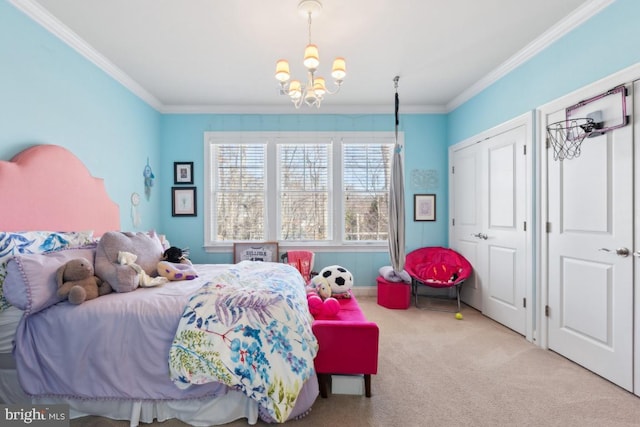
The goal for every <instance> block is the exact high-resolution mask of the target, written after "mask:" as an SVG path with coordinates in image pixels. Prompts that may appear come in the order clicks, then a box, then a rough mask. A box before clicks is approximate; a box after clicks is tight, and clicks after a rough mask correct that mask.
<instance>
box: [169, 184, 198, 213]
mask: <svg viewBox="0 0 640 427" xmlns="http://www.w3.org/2000/svg"><path fill="white" fill-rule="evenodd" d="M171 215H172V216H197V215H198V209H197V197H196V187H171Z"/></svg>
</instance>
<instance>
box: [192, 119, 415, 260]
mask: <svg viewBox="0 0 640 427" xmlns="http://www.w3.org/2000/svg"><path fill="white" fill-rule="evenodd" d="M319 140H325V141H326V140H329V141H332V142H333V144H332V146H333V149H332V152H331V159H330V161H329V169H330V176H329V194H330V200H329V205H330V207H329V216H330V218H329V226H330V227H331V231H330V234H331V236H332V239H331V240H329V241H325V242H322V241H297V240H296V241H288V240H286V241H279V247H280V248H281V249H284V250H286V249H287V248H291V249H295V248H296V247H304V248H306V249H310V250H314V251H331V252H353V251H354V250H357V251H358V252H380V251H383V250H385V251H386V250H388V242H387V241H386V240H384V241H347V240H342V238H343V231H344V227H345V224H344V220H345V215H344V206H343V202H342V196H343V195H342V173H343V170H342V168H343V162H342V144H343V143H344V142H348V143H359V144H368V143H377V144H379V143H394V142H395V132H375V131H372V132H349V131H344V132H259V131H256V132H215V131H209V132H205V133H204V173H205V175H204V187H205V188H204V192H203V194H204V209H203V213H204V216H203V221H204V249H205V251H206V252H210V253H221V252H228V251H229V249H230V248H231V247H232V246H233V242H229V241H223V242H220V241H210V240H209V236H210V235H211V227H212V225H213V224H212V223H211V222H210V221H209V218H212V215H215V212H211V192H212V188H211V172H212V165H211V164H210V163H209V160H210V158H211V144H212V143H229V144H241V143H255V142H256V141H269V142H272V141H273V142H279V143H304V142H305V141H308V142H309V143H312V141H313V142H314V143H317V142H318V141H319ZM398 143H399V144H400V145H401V146H404V133H403V132H398ZM277 155H278V154H277V143H269V144H268V145H267V160H266V162H267V170H266V181H267V194H268V198H267V206H266V218H265V221H266V225H265V230H267V238H265V241H275V240H276V238H275V236H277V234H278V232H277V230H278V227H279V226H280V221H279V220H275V221H273V220H271V219H272V218H277V210H278V203H279V200H278V192H277V190H276V193H269V189H278V188H279V186H278V184H279V183H278V180H279V176H278V173H277V161H278V160H277ZM401 155H402V156H404V150H402V152H401ZM402 160H403V162H404V159H402ZM390 161H391V159H390ZM331 212H333V213H334V214H333V215H331ZM336 212H338V215H336ZM336 219H337V220H336Z"/></svg>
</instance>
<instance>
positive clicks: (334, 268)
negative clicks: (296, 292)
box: [318, 265, 353, 296]
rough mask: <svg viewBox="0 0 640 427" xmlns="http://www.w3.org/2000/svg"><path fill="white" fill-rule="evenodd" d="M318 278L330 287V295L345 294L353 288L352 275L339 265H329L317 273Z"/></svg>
mask: <svg viewBox="0 0 640 427" xmlns="http://www.w3.org/2000/svg"><path fill="white" fill-rule="evenodd" d="M318 275H319V276H320V277H324V278H325V279H327V281H328V282H329V286H331V295H332V296H336V295H335V294H346V293H347V292H348V291H349V289H351V288H353V275H352V274H351V273H350V272H349V270H347V269H346V268H344V267H341V266H339V265H330V266H328V267H325V268H323V269H322V270H320V273H318Z"/></svg>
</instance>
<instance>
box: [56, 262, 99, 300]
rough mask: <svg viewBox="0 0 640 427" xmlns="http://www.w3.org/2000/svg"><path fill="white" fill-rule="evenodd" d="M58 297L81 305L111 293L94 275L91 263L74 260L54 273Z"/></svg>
mask: <svg viewBox="0 0 640 427" xmlns="http://www.w3.org/2000/svg"><path fill="white" fill-rule="evenodd" d="M56 283H57V284H58V296H59V297H61V298H66V299H68V300H69V302H70V303H71V304H82V303H83V302H85V301H89V300H92V299H95V298H98V297H99V296H102V295H106V294H108V293H110V292H111V290H112V289H111V286H110V285H109V284H108V283H107V282H103V281H102V280H101V279H100V278H99V277H97V276H95V275H94V268H93V264H92V263H91V261H89V260H88V259H86V258H75V259H72V260H69V261H67V262H66V263H65V264H63V265H61V266H60V267H59V268H58V271H57V272H56Z"/></svg>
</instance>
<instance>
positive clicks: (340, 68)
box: [331, 57, 347, 80]
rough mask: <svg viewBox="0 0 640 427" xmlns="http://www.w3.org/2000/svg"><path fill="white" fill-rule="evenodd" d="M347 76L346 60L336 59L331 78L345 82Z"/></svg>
mask: <svg viewBox="0 0 640 427" xmlns="http://www.w3.org/2000/svg"><path fill="white" fill-rule="evenodd" d="M346 75H347V64H346V61H345V60H344V58H340V57H338V58H336V59H334V60H333V69H332V70H331V77H333V78H334V79H336V80H343V79H344V78H345V76H346Z"/></svg>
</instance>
